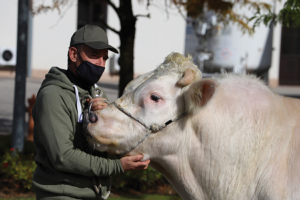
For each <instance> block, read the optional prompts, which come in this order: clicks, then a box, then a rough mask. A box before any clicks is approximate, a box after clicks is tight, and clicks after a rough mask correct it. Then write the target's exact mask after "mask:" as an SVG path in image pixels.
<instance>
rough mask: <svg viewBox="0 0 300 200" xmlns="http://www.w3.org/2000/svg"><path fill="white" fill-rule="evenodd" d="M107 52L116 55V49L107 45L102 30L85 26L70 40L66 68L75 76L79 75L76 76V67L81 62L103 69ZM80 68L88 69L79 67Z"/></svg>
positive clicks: (97, 27) (92, 26) (93, 26)
mask: <svg viewBox="0 0 300 200" xmlns="http://www.w3.org/2000/svg"><path fill="white" fill-rule="evenodd" d="M108 50H110V51H113V52H115V53H118V50H117V49H116V48H114V47H112V46H110V45H109V44H108V40H107V36H106V33H105V32H104V30H103V29H102V28H100V27H99V26H95V25H85V26H84V27H82V28H80V29H79V30H77V31H76V32H75V33H74V34H73V36H72V38H71V41H70V47H69V51H68V67H69V69H70V70H71V71H72V72H73V73H74V74H75V75H80V74H78V67H79V66H80V65H81V64H82V63H83V62H85V64H86V63H87V65H92V68H95V66H99V67H105V63H106V60H107V59H108ZM87 65H86V66H87ZM81 68H88V67H84V66H81ZM81 70H82V69H81ZM84 70H85V69H84ZM96 70H98V69H96Z"/></svg>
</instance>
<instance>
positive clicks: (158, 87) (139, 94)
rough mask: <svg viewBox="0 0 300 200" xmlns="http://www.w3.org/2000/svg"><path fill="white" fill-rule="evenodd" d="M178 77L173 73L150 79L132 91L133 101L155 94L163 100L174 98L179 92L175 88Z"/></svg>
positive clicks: (157, 75)
mask: <svg viewBox="0 0 300 200" xmlns="http://www.w3.org/2000/svg"><path fill="white" fill-rule="evenodd" d="M178 79H179V76H178V74H175V73H170V74H168V75H159V74H156V75H155V76H152V77H150V78H149V79H147V80H146V81H145V82H143V83H142V84H141V85H140V86H139V87H137V88H136V89H135V90H134V91H133V95H134V99H133V100H134V101H137V100H138V99H140V98H143V97H145V96H147V95H150V94H153V93H154V94H157V95H159V96H161V97H163V98H164V99H168V98H170V97H174V95H175V94H176V93H177V92H178V91H179V90H180V88H178V87H176V82H177V81H178Z"/></svg>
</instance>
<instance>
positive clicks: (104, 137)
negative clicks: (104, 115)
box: [88, 123, 119, 146]
mask: <svg viewBox="0 0 300 200" xmlns="http://www.w3.org/2000/svg"><path fill="white" fill-rule="evenodd" d="M88 131H89V132H90V134H91V136H92V137H93V139H94V140H95V141H96V142H97V143H99V144H103V145H107V146H117V145H118V144H119V142H118V141H117V140H116V139H115V138H112V137H111V136H112V135H113V134H109V133H110V131H111V130H110V131H108V130H107V129H106V128H105V127H102V128H101V125H99V124H97V123H96V124H89V125H88ZM116 131H118V130H116Z"/></svg>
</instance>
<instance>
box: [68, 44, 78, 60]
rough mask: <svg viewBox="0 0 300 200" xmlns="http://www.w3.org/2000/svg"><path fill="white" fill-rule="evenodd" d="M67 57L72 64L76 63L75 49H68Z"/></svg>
mask: <svg viewBox="0 0 300 200" xmlns="http://www.w3.org/2000/svg"><path fill="white" fill-rule="evenodd" d="M69 57H70V60H71V61H72V62H76V61H77V49H76V48H75V47H70V48H69Z"/></svg>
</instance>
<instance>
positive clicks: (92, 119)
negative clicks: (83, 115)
mask: <svg viewBox="0 0 300 200" xmlns="http://www.w3.org/2000/svg"><path fill="white" fill-rule="evenodd" d="M89 120H90V122H91V123H95V122H97V120H98V117H97V115H96V114H95V113H94V112H90V113H89Z"/></svg>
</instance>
